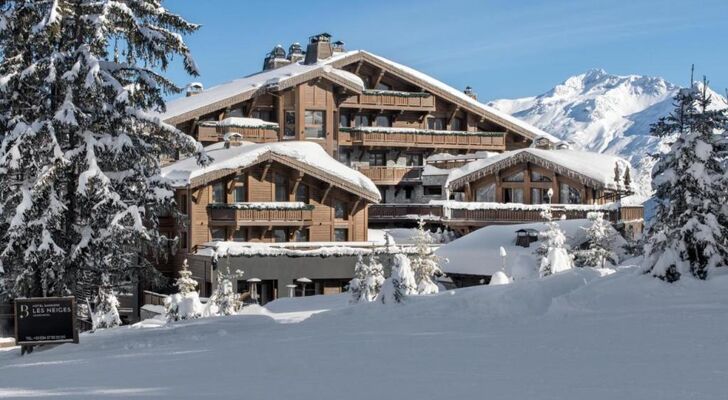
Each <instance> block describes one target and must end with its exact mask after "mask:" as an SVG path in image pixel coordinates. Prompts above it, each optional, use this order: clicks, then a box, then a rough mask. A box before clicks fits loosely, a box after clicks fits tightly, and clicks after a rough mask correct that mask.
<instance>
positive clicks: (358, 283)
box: [349, 251, 384, 303]
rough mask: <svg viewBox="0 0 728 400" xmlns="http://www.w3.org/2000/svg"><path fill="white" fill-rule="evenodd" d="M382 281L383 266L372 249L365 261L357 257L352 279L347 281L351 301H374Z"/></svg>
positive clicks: (380, 288)
mask: <svg viewBox="0 0 728 400" xmlns="http://www.w3.org/2000/svg"><path fill="white" fill-rule="evenodd" d="M383 283H384V267H383V266H382V264H381V263H380V262H379V258H378V257H377V256H376V254H374V251H372V252H371V253H369V257H368V258H367V261H366V263H365V262H364V261H363V259H362V257H361V256H359V257H358V258H357V263H356V271H355V272H354V279H352V280H351V282H350V283H349V291H350V292H351V295H352V297H351V302H352V303H359V302H364V301H365V302H371V301H374V300H375V299H376V298H377V296H378V295H379V292H381V290H382V284H383Z"/></svg>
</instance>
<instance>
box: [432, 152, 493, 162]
mask: <svg viewBox="0 0 728 400" xmlns="http://www.w3.org/2000/svg"><path fill="white" fill-rule="evenodd" d="M496 154H500V153H496V152H493V151H476V152H475V153H469V154H450V153H435V154H433V155H431V156H429V157H427V159H426V161H427V162H440V161H466V160H476V159H481V158H488V157H490V156H493V155H496Z"/></svg>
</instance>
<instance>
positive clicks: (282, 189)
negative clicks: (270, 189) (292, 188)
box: [274, 174, 289, 201]
mask: <svg viewBox="0 0 728 400" xmlns="http://www.w3.org/2000/svg"><path fill="white" fill-rule="evenodd" d="M274 184H275V201H288V200H289V199H288V178H286V177H285V175H281V174H275V178H274Z"/></svg>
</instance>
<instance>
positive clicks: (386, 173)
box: [356, 166, 423, 185]
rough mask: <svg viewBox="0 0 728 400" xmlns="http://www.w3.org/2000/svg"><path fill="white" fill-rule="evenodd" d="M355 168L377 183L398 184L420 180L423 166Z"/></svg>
mask: <svg viewBox="0 0 728 400" xmlns="http://www.w3.org/2000/svg"><path fill="white" fill-rule="evenodd" d="M356 169H357V170H358V171H359V172H361V173H362V174H364V176H366V177H367V178H369V179H371V180H372V181H373V182H374V183H376V184H377V185H398V184H400V183H402V182H420V181H421V180H422V171H423V167H370V166H361V167H356Z"/></svg>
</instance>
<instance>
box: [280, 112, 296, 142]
mask: <svg viewBox="0 0 728 400" xmlns="http://www.w3.org/2000/svg"><path fill="white" fill-rule="evenodd" d="M285 114H286V116H285V118H286V120H285V123H284V125H283V136H285V137H289V138H291V137H296V112H295V111H286V113H285Z"/></svg>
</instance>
